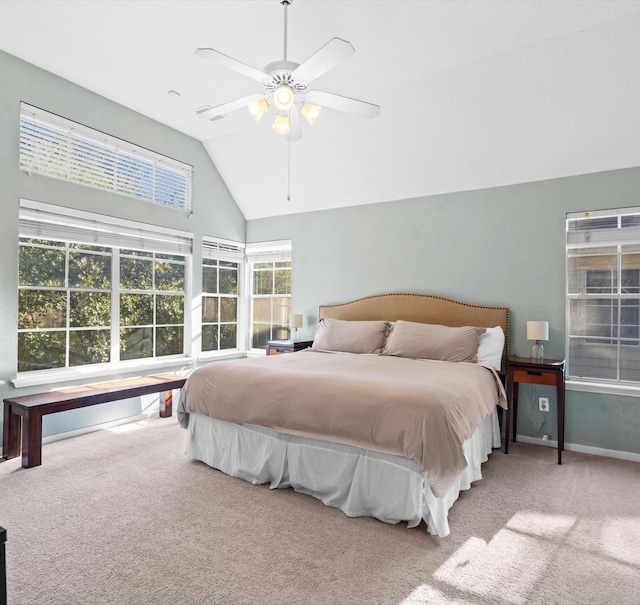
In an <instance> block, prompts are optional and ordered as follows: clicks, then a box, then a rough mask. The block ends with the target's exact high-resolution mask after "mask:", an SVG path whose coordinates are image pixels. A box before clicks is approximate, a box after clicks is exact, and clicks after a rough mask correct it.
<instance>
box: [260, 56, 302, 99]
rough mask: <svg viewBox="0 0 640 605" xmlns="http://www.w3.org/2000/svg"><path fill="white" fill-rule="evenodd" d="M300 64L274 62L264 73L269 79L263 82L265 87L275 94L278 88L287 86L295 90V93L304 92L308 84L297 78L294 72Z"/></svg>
mask: <svg viewBox="0 0 640 605" xmlns="http://www.w3.org/2000/svg"><path fill="white" fill-rule="evenodd" d="M299 66H300V65H299V64H298V63H295V62H293V61H274V62H273V63H269V65H267V66H266V67H265V68H264V72H265V73H267V74H269V77H268V78H266V79H265V80H264V81H263V83H262V84H263V86H264V87H265V89H266V90H267V91H268V92H273V91H274V90H275V89H276V88H278V86H281V85H283V84H286V85H287V86H289V87H290V88H293V90H294V91H295V92H304V91H305V89H306V88H307V85H308V82H305V81H304V80H301V79H299V78H296V77H295V76H294V75H293V72H294V71H295V70H296V69H297V68H298V67H299Z"/></svg>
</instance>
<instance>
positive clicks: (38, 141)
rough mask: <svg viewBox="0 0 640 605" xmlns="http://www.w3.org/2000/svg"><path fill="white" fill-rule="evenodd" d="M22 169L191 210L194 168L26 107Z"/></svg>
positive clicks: (22, 114)
mask: <svg viewBox="0 0 640 605" xmlns="http://www.w3.org/2000/svg"><path fill="white" fill-rule="evenodd" d="M20 168H21V169H22V170H25V171H26V172H36V173H40V174H44V175H46V176H50V177H54V178H59V179H63V180H66V181H71V182H74V183H79V184H83V185H88V186H90V187H96V188H98V189H103V190H106V191H113V192H116V193H119V194H122V195H126V196H130V197H134V198H137V199H143V200H147V201H151V202H155V203H157V204H161V205H163V206H169V207H171V208H177V209H181V210H187V211H189V210H191V197H192V191H191V189H192V180H193V168H192V167H191V166H189V165H188V164H184V163H182V162H178V161H177V160H173V159H172V158H168V157H166V156H163V155H161V154H158V153H155V152H153V151H150V150H148V149H144V148H142V147H139V146H136V145H133V144H131V143H128V142H126V141H123V140H122V139H118V138H116V137H112V136H110V135H107V134H104V133H102V132H99V131H97V130H93V129H91V128H88V127H86V126H83V125H81V124H77V123H75V122H72V121H70V120H67V119H65V118H62V117H60V116H56V115H55V114H51V113H49V112H47V111H44V110H42V109H38V108H36V107H32V106H31V105H27V104H26V103H22V105H21V109H20Z"/></svg>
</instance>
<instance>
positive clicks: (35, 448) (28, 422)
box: [22, 409, 42, 468]
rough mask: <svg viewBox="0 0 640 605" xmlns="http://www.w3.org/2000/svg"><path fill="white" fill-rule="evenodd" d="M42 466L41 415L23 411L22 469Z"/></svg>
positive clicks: (33, 411) (38, 412)
mask: <svg viewBox="0 0 640 605" xmlns="http://www.w3.org/2000/svg"><path fill="white" fill-rule="evenodd" d="M40 464H42V413H41V412H40V411H39V410H36V409H31V410H25V411H24V416H23V418H22V467H23V468H31V467H33V466H40Z"/></svg>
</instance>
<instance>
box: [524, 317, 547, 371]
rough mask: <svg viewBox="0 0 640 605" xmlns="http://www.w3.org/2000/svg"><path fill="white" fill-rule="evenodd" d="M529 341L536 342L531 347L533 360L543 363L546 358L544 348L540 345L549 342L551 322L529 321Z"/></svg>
mask: <svg viewBox="0 0 640 605" xmlns="http://www.w3.org/2000/svg"><path fill="white" fill-rule="evenodd" d="M527 340H535V344H532V345H531V359H532V360H535V361H542V360H543V358H544V346H543V345H541V344H540V341H541V340H549V322H548V321H528V322H527Z"/></svg>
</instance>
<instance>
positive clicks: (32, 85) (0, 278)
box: [0, 52, 246, 436]
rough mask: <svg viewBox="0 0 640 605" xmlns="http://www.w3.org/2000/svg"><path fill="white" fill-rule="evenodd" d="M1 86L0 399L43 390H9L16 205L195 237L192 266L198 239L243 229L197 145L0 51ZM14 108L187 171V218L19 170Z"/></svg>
mask: <svg viewBox="0 0 640 605" xmlns="http://www.w3.org/2000/svg"><path fill="white" fill-rule="evenodd" d="M0 82H1V83H2V84H1V93H0V175H2V176H1V180H0V342H2V354H1V355H0V399H1V398H3V397H7V396H10V395H22V394H28V393H30V392H36V391H42V390H46V388H47V387H46V385H42V386H39V387H33V388H30V389H23V390H21V391H18V390H16V389H14V388H13V387H12V386H11V385H10V384H9V381H10V380H11V379H13V378H15V376H16V367H17V359H16V356H17V332H16V329H17V284H18V204H19V200H20V198H26V199H31V200H37V201H42V202H50V203H53V204H58V205H61V206H68V207H70V208H77V209H82V210H87V211H91V212H97V213H101V214H109V215H112V216H117V217H121V218H124V219H130V220H134V221H141V222H145V223H150V224H155V225H160V226H165V227H172V228H175V229H181V230H184V231H188V232H190V233H193V234H194V261H195V263H199V260H200V259H199V250H200V249H201V246H200V244H201V242H202V235H203V234H205V235H212V236H218V237H222V238H226V239H231V240H236V241H244V239H245V227H246V223H245V219H244V217H243V215H242V213H241V212H240V210H239V209H238V207H237V205H236V203H235V201H234V200H233V198H232V196H231V194H230V193H229V191H228V190H227V188H226V186H225V184H224V182H223V181H222V179H221V177H220V175H219V174H218V172H217V170H216V168H215V166H214V165H213V163H212V162H211V159H210V157H209V155H208V154H207V152H206V150H205V149H204V146H203V145H202V143H200V142H199V141H197V140H195V139H192V138H191V137H188V136H186V135H183V134H181V133H179V132H177V131H175V130H173V129H171V128H168V127H166V126H163V125H161V124H159V123H158V122H155V121H153V120H151V119H149V118H146V117H144V116H142V115H140V114H138V113H136V112H134V111H131V110H129V109H126V108H125V107H123V106H121V105H118V104H117V103H114V102H112V101H109V100H108V99H106V98H104V97H101V96H99V95H96V94H93V93H91V92H89V91H88V90H86V89H84V88H81V87H79V86H76V85H74V84H72V83H70V82H68V81H66V80H64V79H62V78H59V77H57V76H54V75H53V74H51V73H49V72H46V71H43V70H41V69H39V68H37V67H34V66H33V65H30V64H29V63H25V62H24V61H21V60H19V59H17V58H15V57H13V56H11V55H8V54H6V53H3V52H0ZM21 101H24V102H26V103H29V104H30V105H35V106H36V107H40V108H42V109H45V110H47V111H49V112H52V113H55V114H59V115H61V116H63V117H65V118H68V119H70V120H73V121H76V122H79V123H81V124H85V125H86V126H89V127H91V128H94V129H97V130H100V131H102V132H105V133H108V134H110V135H113V136H115V137H119V138H122V139H125V140H127V141H129V142H131V143H134V144H136V145H140V146H142V147H145V148H147V149H151V150H153V151H156V152H158V153H161V154H164V155H167V156H170V157H172V158H175V159H177V160H180V161H182V162H185V163H187V164H190V165H192V166H193V167H194V180H193V216H192V217H191V218H189V216H188V215H187V213H182V212H178V211H175V210H172V209H170V208H164V207H161V206H157V205H154V204H151V203H148V202H144V201H138V200H134V199H131V198H127V197H123V196H120V195H116V194H112V193H106V192H101V191H98V190H95V189H91V188H88V187H84V186H81V185H74V184H70V183H66V182H63V181H58V180H55V179H51V178H48V177H43V176H38V175H31V176H30V175H28V174H26V173H25V172H22V171H20V170H18V143H19V113H20V102H21ZM196 266H197V265H196ZM193 278H194V279H193V287H192V294H193V295H194V296H196V297H197V295H199V294H200V292H201V279H200V275H197V274H196V275H194V276H193ZM141 405H142V404H141V402H140V401H139V400H131V401H124V402H117V403H113V404H108V405H103V406H95V407H92V408H86V409H84V410H73V411H69V412H63V413H61V414H55V415H52V416H47V417H45V418H44V424H43V432H44V435H45V436H47V435H52V434H57V433H63V432H67V431H71V430H76V429H80V428H82V427H86V426H91V425H95V424H99V423H103V422H110V421H115V420H119V419H122V418H126V417H130V416H135V415H137V414H139V413H141V411H142V409H141ZM0 422H1V418H0ZM0 434H1V433H0Z"/></svg>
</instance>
